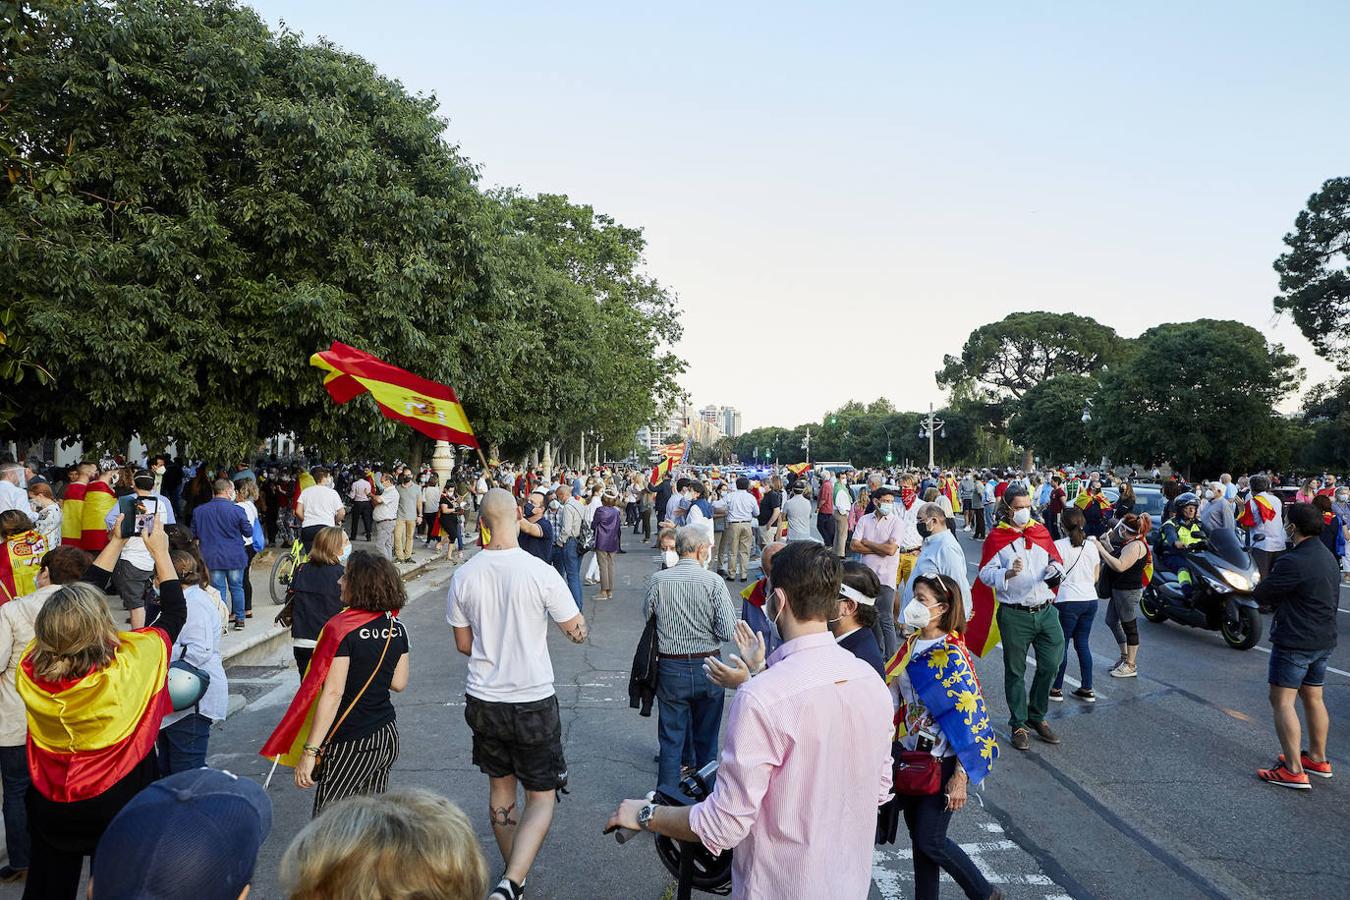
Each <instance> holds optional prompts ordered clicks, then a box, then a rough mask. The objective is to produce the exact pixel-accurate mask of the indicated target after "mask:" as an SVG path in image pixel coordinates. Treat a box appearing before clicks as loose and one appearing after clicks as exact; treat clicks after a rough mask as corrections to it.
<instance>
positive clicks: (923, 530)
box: [914, 522, 933, 540]
mask: <svg viewBox="0 0 1350 900" xmlns="http://www.w3.org/2000/svg"><path fill="white" fill-rule="evenodd" d="M914 527H915V528H917V529H918V530H919V537H921V538H923V539H924V540H928V536H929V535H930V534H932V533H933V530H932V529H931V528H929V527H928V523H927V522H919V523H917V524H916V525H915V526H914Z"/></svg>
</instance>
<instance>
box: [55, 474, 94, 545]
mask: <svg viewBox="0 0 1350 900" xmlns="http://www.w3.org/2000/svg"><path fill="white" fill-rule="evenodd" d="M88 489H89V485H87V484H75V483H71V484H68V485H66V492H65V494H64V495H63V496H62V498H61V546H63V547H82V546H84V541H83V532H82V530H81V529H82V528H83V527H84V492H85V491H86V490H88Z"/></svg>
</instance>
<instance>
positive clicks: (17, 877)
mask: <svg viewBox="0 0 1350 900" xmlns="http://www.w3.org/2000/svg"><path fill="white" fill-rule="evenodd" d="M27 877H28V870H27V869H16V868H14V867H13V866H8V865H7V866H4V867H3V868H0V881H3V882H5V883H11V882H15V881H23V880H24V879H25V878H27Z"/></svg>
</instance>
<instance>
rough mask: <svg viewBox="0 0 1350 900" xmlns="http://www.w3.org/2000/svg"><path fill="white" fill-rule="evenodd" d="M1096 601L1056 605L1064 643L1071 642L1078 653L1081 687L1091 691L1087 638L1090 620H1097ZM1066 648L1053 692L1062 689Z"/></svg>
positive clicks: (1089, 650)
mask: <svg viewBox="0 0 1350 900" xmlns="http://www.w3.org/2000/svg"><path fill="white" fill-rule="evenodd" d="M1098 605H1099V604H1098V602H1097V601H1096V600H1068V601H1065V602H1064V603H1056V604H1055V611H1056V612H1058V613H1059V627H1060V628H1062V629H1064V642H1065V644H1066V645H1067V644H1068V642H1069V641H1073V649H1074V650H1075V651H1076V652H1077V653H1078V671H1079V673H1080V674H1079V676H1078V677H1079V678H1081V679H1082V680H1083V687H1084V689H1086V690H1089V691H1090V690H1092V645H1091V644H1089V643H1088V636H1089V635H1091V634H1092V620H1093V619H1095V618H1097V607H1098ZM1067 651H1068V647H1067V646H1066V647H1065V653H1064V659H1063V660H1062V661H1061V662H1060V664H1059V674H1058V675H1056V676H1055V690H1062V689H1063V688H1064V670H1065V668H1067V667H1068V665H1069V654H1068V652H1067Z"/></svg>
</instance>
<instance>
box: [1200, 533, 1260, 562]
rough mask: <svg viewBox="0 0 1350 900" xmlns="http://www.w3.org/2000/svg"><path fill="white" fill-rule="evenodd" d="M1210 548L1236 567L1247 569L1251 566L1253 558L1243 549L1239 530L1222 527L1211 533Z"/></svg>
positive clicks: (1216, 554)
mask: <svg viewBox="0 0 1350 900" xmlns="http://www.w3.org/2000/svg"><path fill="white" fill-rule="evenodd" d="M1209 549H1210V552H1212V553H1213V554H1214V555H1215V556H1218V557H1219V558H1220V559H1222V560H1223V561H1224V562H1226V563H1228V564H1229V565H1230V566H1233V567H1234V568H1236V569H1239V570H1241V571H1244V572H1245V571H1247V570H1248V569H1250V568H1251V565H1252V563H1251V559H1250V558H1249V557H1248V556H1247V551H1246V550H1243V549H1242V542H1241V541H1239V540H1238V536H1237V532H1236V531H1234V530H1233V529H1231V528H1220V529H1218V530H1216V531H1211V532H1210V533H1209Z"/></svg>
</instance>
